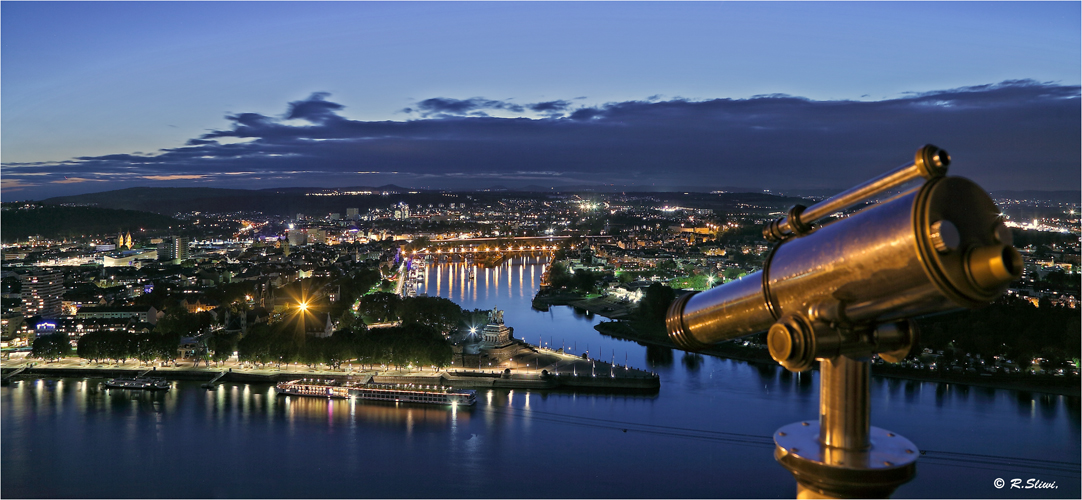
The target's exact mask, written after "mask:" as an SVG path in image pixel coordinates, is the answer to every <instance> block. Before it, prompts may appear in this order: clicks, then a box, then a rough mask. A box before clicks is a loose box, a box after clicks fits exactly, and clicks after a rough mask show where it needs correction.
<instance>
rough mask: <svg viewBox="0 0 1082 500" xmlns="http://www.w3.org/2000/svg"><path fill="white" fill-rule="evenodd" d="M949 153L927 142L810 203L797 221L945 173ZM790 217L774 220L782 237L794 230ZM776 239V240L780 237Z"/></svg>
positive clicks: (808, 221) (804, 222)
mask: <svg viewBox="0 0 1082 500" xmlns="http://www.w3.org/2000/svg"><path fill="white" fill-rule="evenodd" d="M949 165H950V155H949V154H947V152H946V151H944V150H942V149H939V148H937V147H935V146H933V145H931V144H927V145H925V146H924V147H922V148H920V149H919V150H917V153H916V155H915V158H914V159H913V161H912V162H910V163H907V164H905V165H902V166H901V167H898V168H896V169H894V170H892V171H890V172H887V173H886V174H883V175H881V176H879V177H876V178H875V179H872V180H869V181H866V182H864V183H863V184H860V185H858V186H855V187H853V188H850V189H848V190H846V191H843V192H841V193H839V194H837V195H834V196H832V197H830V198H828V199H826V200H823V201H821V202H819V203H816V204H815V205H812V206H810V207H808V208H807V209H805V210H804V211H803V212H800V214H799V219H800V220H799V221H798V222H797V224H799V225H803V226H811V224H812V223H814V222H815V221H817V220H820V219H822V218H824V217H827V216H829V215H830V214H832V213H835V212H840V211H842V210H845V209H847V208H852V207H854V206H856V205H858V204H860V203H862V202H864V201H866V200H868V199H870V198H872V197H874V196H876V195H879V194H882V193H885V192H887V191H890V190H892V189H896V188H898V187H901V186H903V185H905V184H907V183H909V182H911V181H913V180H916V179H926V180H927V179H934V178H937V177H942V176H944V175H946V174H947V167H948V166H949ZM792 219H793V218H792V217H791V216H786V217H784V218H782V219H781V220H779V221H778V223H777V229H776V231H777V232H778V234H777V235H776V236H780V237H781V238H784V237H786V236H789V235H792V234H794V233H796V231H794V227H793V226H794V222H793V220H792ZM781 238H779V239H781Z"/></svg>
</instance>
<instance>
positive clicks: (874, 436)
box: [774, 421, 920, 498]
mask: <svg viewBox="0 0 1082 500" xmlns="http://www.w3.org/2000/svg"><path fill="white" fill-rule="evenodd" d="M869 431H870V432H869V435H868V438H869V441H870V444H871V446H870V447H869V449H867V450H863V451H853V450H847V449H844V448H834V447H831V446H826V445H824V444H822V442H821V441H819V423H818V422H814V421H811V422H796V423H793V424H789V425H786V426H785V427H782V428H781V429H778V431H777V432H775V433H774V444H775V448H774V459H775V460H777V461H778V463H780V464H781V465H782V466H783V467H785V468H786V469H787V470H789V472H791V473H793V477H795V478H796V481H797V498H887V497H889V496H890V495H891V493H893V492H894V490H895V489H896V488H897V487H898V486H901V485H902V484H904V483H906V482H908V481H909V480H910V479H913V476H914V475H915V474H916V468H917V464H916V461H917V456H918V455H920V452H919V450H918V449H917V447H916V446H915V445H914V444H913V443H912V442H910V441H909V440H908V439H906V438H904V437H902V436H899V435H897V434H894V433H893V432H889V431H886V430H883V429H880V428H878V427H871V428H870V429H869Z"/></svg>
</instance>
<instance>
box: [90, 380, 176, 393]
mask: <svg viewBox="0 0 1082 500" xmlns="http://www.w3.org/2000/svg"><path fill="white" fill-rule="evenodd" d="M105 387H109V388H112V389H136V390H150V391H167V390H169V388H170V387H171V385H170V384H169V381H168V380H165V379H161V378H111V379H109V380H106V381H105Z"/></svg>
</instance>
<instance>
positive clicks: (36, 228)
mask: <svg viewBox="0 0 1082 500" xmlns="http://www.w3.org/2000/svg"><path fill="white" fill-rule="evenodd" d="M19 206H22V204H19ZM0 217H3V225H0V240H3V241H4V242H12V241H16V240H20V239H24V238H26V237H28V236H43V237H46V238H66V237H78V236H82V235H91V234H116V233H118V232H121V231H124V232H127V231H132V232H135V231H138V230H139V229H146V230H147V231H159V230H166V229H168V228H169V227H180V226H182V225H183V224H184V223H183V222H182V221H179V220H176V219H174V218H172V217H166V216H163V215H158V214H154V213H149V212H139V211H135V210H114V209H109V208H99V207H61V206H50V205H46V206H38V207H36V208H11V206H10V205H8V204H5V205H4V211H3V213H2V216H0Z"/></svg>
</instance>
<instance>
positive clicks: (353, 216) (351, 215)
mask: <svg viewBox="0 0 1082 500" xmlns="http://www.w3.org/2000/svg"><path fill="white" fill-rule="evenodd" d="M360 218H361V210H360V209H359V208H347V209H346V219H348V220H357V219H360Z"/></svg>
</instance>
